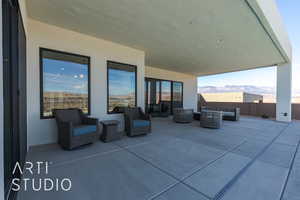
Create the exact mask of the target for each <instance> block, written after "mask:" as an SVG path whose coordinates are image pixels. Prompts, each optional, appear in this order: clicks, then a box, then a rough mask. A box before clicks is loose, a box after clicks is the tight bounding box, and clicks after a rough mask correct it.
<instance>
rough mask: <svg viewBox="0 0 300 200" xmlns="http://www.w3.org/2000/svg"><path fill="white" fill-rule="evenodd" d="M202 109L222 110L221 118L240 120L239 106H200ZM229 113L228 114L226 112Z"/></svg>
mask: <svg viewBox="0 0 300 200" xmlns="http://www.w3.org/2000/svg"><path fill="white" fill-rule="evenodd" d="M202 110H214V111H222V112H223V120H228V121H239V120H240V108H218V107H201V111H202ZM228 113H230V114H228Z"/></svg>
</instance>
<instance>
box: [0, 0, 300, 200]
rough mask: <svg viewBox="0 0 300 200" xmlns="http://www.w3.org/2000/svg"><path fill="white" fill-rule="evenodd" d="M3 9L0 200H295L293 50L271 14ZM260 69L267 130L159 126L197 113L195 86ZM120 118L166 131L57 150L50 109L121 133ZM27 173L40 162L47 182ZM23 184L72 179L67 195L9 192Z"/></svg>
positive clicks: (230, 9) (107, 1)
mask: <svg viewBox="0 0 300 200" xmlns="http://www.w3.org/2000/svg"><path fill="white" fill-rule="evenodd" d="M2 2H3V3H2V5H1V9H0V10H1V13H0V16H3V18H1V20H0V23H1V25H2V26H1V27H3V30H1V32H2V34H3V37H0V43H1V46H3V47H4V48H2V49H1V50H3V56H0V59H1V60H0V63H1V64H0V76H1V79H3V80H4V81H1V84H0V92H1V98H0V118H1V119H0V127H1V129H0V142H1V143H3V146H4V148H3V150H2V149H1V150H0V154H1V155H3V156H2V157H0V164H1V166H3V167H0V176H1V179H0V193H3V195H1V194H0V200H2V199H14V197H15V196H18V198H19V199H20V200H23V199H24V200H34V199H37V200H39V199H57V200H58V199H66V200H67V199H83V200H94V199H101V200H146V199H147V200H150V199H170V200H175V199H179V200H182V199H187V200H193V199H197V200H199V199H230V200H235V199H237V200H240V199H262V200H276V199H281V200H283V199H284V200H295V199H299V191H297V190H296V188H297V187H299V179H300V177H299V173H298V172H299V162H300V161H299V158H300V156H299V155H296V152H297V148H298V146H299V140H300V134H299V132H300V131H299V130H300V123H298V122H292V120H291V89H292V84H291V83H292V81H291V78H292V63H291V61H292V46H291V44H290V41H289V38H288V35H287V33H286V31H285V28H284V25H283V22H282V19H281V16H280V13H279V11H278V9H277V6H276V3H275V1H274V0H265V1H261V0H230V1H226V0H223V1H220V0H201V1H199V0H191V1H188V2H186V1H182V0H165V1H160V0H151V1H149V0H113V1H112V0H101V1H99V0H89V1H82V0H63V1H62V0H51V1H50V0H23V1H21V0H2ZM2 38H3V39H2ZM266 66H276V67H277V104H276V121H270V120H262V119H257V118H246V117H243V118H242V119H241V120H240V121H237V122H228V121H224V124H223V126H222V127H221V128H220V129H219V130H212V129H204V128H200V126H199V121H194V122H193V123H191V124H176V123H174V122H173V121H172V120H171V119H172V114H173V113H174V110H176V109H177V108H178V109H183V108H184V109H188V110H190V111H191V113H193V112H197V109H198V106H197V104H198V99H197V92H198V91H197V89H198V82H197V78H198V77H199V76H202V75H210V74H218V73H226V72H232V71H240V70H246V69H255V68H260V67H266ZM2 71H3V72H4V73H3V74H2ZM2 82H3V84H2ZM200 84H201V83H200ZM2 94H3V95H2ZM149 96H150V98H149ZM132 107H134V108H137V107H138V108H139V109H140V110H143V111H145V112H146V113H148V114H152V115H153V113H155V112H156V110H157V108H158V109H159V111H158V113H159V115H158V116H162V115H161V113H166V115H165V117H166V118H153V119H152V121H151V123H150V122H147V123H148V124H150V125H151V124H152V131H151V134H149V135H148V136H146V137H136V138H127V137H124V138H122V140H120V141H117V142H112V143H102V142H100V141H98V138H99V137H97V138H96V139H97V141H95V142H94V144H93V145H88V146H86V147H83V148H80V149H76V150H74V151H64V150H62V149H61V148H60V147H59V146H58V145H57V143H58V141H59V140H61V137H59V136H62V135H63V134H64V133H63V134H61V133H62V132H60V131H59V130H58V129H59V128H58V126H57V123H56V121H55V119H54V115H53V114H54V112H53V111H54V110H55V109H70V108H72V109H74V108H75V109H80V110H81V111H82V112H83V113H84V115H83V114H82V115H81V114H80V116H90V117H93V118H96V119H93V121H97V120H99V121H102V122H103V121H107V120H114V121H117V122H116V123H115V124H118V127H117V128H116V131H115V132H122V131H124V129H126V123H125V121H126V120H124V110H123V111H122V108H132ZM149 108H150V109H149ZM234 109H236V108H234ZM151 110H152V111H151ZM151 112H152V113H151ZM219 114H220V115H219V116H220V117H219V122H221V121H222V116H221V113H219ZM70 116H73V115H70ZM77 117H78V116H77ZM62 121H63V122H65V121H64V120H62ZM66 121H68V120H66ZM99 121H97V123H95V124H92V125H93V127H92V128H94V129H93V130H94V132H95V133H96V132H97V133H99V134H100V131H99V130H98V125H99V123H98V122H99ZM148 121H149V120H148ZM77 122H78V123H74V127H75V126H80V125H83V124H84V123H82V124H81V123H79V122H80V120H78V121H77ZM68 123H69V122H68ZM69 124H70V126H68V127H72V128H73V122H70V123H69ZM87 124H88V123H87ZM87 124H85V125H87ZM90 125H91V124H90ZM150 125H149V127H151V126H150ZM2 127H3V128H2ZM75 128H76V127H75ZM77 128H78V127H77ZM117 129H118V130H117ZM149 130H151V129H150V128H149ZM84 134H87V132H86V133H84ZM87 135H88V134H87ZM68 136H70V137H74V138H75V137H76V138H77V139H78V138H80V137H79V135H75V134H74V131H73V129H72V130H71V129H68ZM80 142H81V141H80ZM60 144H61V143H60ZM25 160H27V161H33V162H36V163H37V162H42V161H49V163H48V164H49V165H50V166H49V171H48V170H47V171H46V172H47V173H46V174H45V173H39V170H38V168H35V171H34V172H32V173H29V172H31V171H30V170H25V171H26V172H27V174H24V175H23V176H22V174H20V173H14V166H15V165H16V163H21V167H20V168H22V167H23V166H25V169H27V168H26V164H27V163H25V162H24V161H25ZM23 164H24V165H23ZM45 168H46V169H48V168H47V167H45ZM45 168H44V169H45ZM36 170H38V171H36ZM297 170H298V172H297ZM48 172H49V173H48ZM2 177H5V178H2ZM29 177H31V178H34V179H35V180H37V181H39V180H45V179H46V178H47V177H49V178H54V179H60V180H61V179H63V178H65V177H66V178H70V179H71V181H72V190H71V191H68V192H65V191H57V190H52V191H46V190H43V188H42V189H41V188H40V191H39V192H36V191H33V190H29V191H28V190H27V191H20V192H18V190H16V191H13V190H12V188H13V187H12V186H13V183H14V182H13V180H15V178H19V179H20V180H21V181H24V180H25V179H26V178H29ZM38 178H45V179H38ZM34 179H27V180H34ZM29 183H30V182H29ZM29 188H30V186H29V185H28V188H27V189H29ZM31 188H32V187H31Z"/></svg>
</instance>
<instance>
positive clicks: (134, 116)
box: [124, 107, 151, 137]
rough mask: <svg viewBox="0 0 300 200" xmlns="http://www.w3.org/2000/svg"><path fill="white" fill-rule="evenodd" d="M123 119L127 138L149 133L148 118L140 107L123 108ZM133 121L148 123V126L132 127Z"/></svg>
mask: <svg viewBox="0 0 300 200" xmlns="http://www.w3.org/2000/svg"><path fill="white" fill-rule="evenodd" d="M124 119H125V131H126V134H127V136H129V137H132V136H138V135H146V134H148V133H150V132H151V120H150V116H149V115H147V114H145V113H144V112H143V111H142V109H141V108H140V107H135V108H125V111H124ZM134 120H145V121H149V126H143V127H134V125H133V123H134Z"/></svg>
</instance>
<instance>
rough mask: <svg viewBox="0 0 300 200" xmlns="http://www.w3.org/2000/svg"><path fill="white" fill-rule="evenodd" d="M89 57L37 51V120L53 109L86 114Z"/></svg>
mask: <svg viewBox="0 0 300 200" xmlns="http://www.w3.org/2000/svg"><path fill="white" fill-rule="evenodd" d="M89 69H90V58H89V57H87V56H81V55H75V54H70V53H65V52H60V51H54V50H50V49H44V48H41V49H40V78H41V85H40V87H41V118H50V117H52V110H53V109H64V108H80V109H82V111H83V112H84V113H86V114H89V112H90V103H89V102H90V98H89V94H90V93H89V91H90V87H89V85H90V84H89V82H90V80H89V76H90V75H89Z"/></svg>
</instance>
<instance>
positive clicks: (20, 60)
mask: <svg viewBox="0 0 300 200" xmlns="http://www.w3.org/2000/svg"><path fill="white" fill-rule="evenodd" d="M2 13H3V15H2V21H3V60H4V62H3V103H4V144H3V146H4V181H5V199H14V197H15V195H16V193H15V192H14V191H12V190H11V186H12V180H13V178H16V177H20V176H21V174H20V173H18V170H16V171H17V172H16V173H13V168H14V166H15V164H16V162H19V163H20V164H21V167H23V163H24V161H25V156H26V152H27V132H26V131H27V121H26V118H27V111H26V99H27V98H26V37H25V31H24V27H23V22H22V18H21V13H20V10H19V6H18V1H17V0H2Z"/></svg>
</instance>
